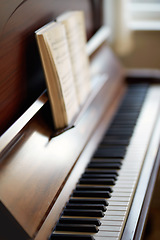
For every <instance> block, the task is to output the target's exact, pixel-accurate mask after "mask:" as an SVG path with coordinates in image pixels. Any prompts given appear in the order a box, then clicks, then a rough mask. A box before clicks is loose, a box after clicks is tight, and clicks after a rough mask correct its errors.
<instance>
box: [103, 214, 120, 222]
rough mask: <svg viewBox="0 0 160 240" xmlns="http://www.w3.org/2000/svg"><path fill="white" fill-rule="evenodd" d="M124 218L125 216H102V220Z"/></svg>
mask: <svg viewBox="0 0 160 240" xmlns="http://www.w3.org/2000/svg"><path fill="white" fill-rule="evenodd" d="M124 219H125V216H114V215H112V216H111V215H106V216H104V217H103V218H102V221H124ZM100 220H101V219H100Z"/></svg>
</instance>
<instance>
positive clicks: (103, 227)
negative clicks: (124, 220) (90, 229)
mask: <svg viewBox="0 0 160 240" xmlns="http://www.w3.org/2000/svg"><path fill="white" fill-rule="evenodd" d="M120 230H121V226H116V225H109V226H107V225H101V226H100V227H99V231H109V232H112V231H113V232H114V231H115V232H120Z"/></svg>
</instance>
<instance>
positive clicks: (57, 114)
mask: <svg viewBox="0 0 160 240" xmlns="http://www.w3.org/2000/svg"><path fill="white" fill-rule="evenodd" d="M35 33H36V39H37V43H38V47H39V52H40V56H41V60H42V65H43V69H44V73H45V78H46V83H47V88H48V93H49V99H50V104H51V110H52V114H53V119H54V124H55V127H56V128H57V129H59V128H65V127H66V126H69V125H70V124H71V123H72V121H73V120H74V118H75V116H76V115H77V114H78V111H79V109H80V106H81V105H82V104H83V103H84V101H85V99H86V98H87V95H88V93H89V91H90V78H89V61H88V58H87V53H86V37H85V27H84V16H83V13H82V12H74V11H73V12H68V13H64V14H62V15H61V16H59V17H58V18H57V21H53V22H50V23H48V24H47V25H45V26H43V27H42V28H40V29H38V30H37V31H36V32H35Z"/></svg>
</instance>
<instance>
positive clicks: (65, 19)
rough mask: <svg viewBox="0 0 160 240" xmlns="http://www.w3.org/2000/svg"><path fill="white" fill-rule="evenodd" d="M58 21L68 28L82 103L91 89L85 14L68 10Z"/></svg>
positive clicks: (68, 38)
mask: <svg viewBox="0 0 160 240" xmlns="http://www.w3.org/2000/svg"><path fill="white" fill-rule="evenodd" d="M57 21H58V22H62V23H63V24H64V26H65V28H66V34H67V40H68V45H69V52H70V55H71V62H72V69H73V75H74V80H75V83H76V90H77V95H78V99H79V103H80V104H81V105H82V104H83V103H84V101H85V99H86V97H87V96H88V93H89V92H90V89H91V85H90V73H89V60H88V56H87V53H86V33H85V23H84V15H83V12H81V11H73V12H68V13H64V14H62V15H61V16H59V17H58V18H57Z"/></svg>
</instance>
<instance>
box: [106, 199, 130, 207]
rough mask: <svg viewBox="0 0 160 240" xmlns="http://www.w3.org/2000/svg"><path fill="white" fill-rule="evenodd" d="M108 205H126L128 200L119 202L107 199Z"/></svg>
mask: <svg viewBox="0 0 160 240" xmlns="http://www.w3.org/2000/svg"><path fill="white" fill-rule="evenodd" d="M108 203H109V206H128V205H129V201H128V202H119V201H117V202H116V201H112V199H111V200H108Z"/></svg>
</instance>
